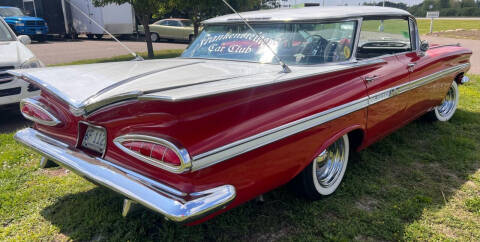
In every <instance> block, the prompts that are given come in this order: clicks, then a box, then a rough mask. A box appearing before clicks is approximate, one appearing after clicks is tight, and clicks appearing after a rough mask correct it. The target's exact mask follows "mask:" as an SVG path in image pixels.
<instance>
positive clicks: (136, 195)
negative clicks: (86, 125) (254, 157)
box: [15, 128, 236, 222]
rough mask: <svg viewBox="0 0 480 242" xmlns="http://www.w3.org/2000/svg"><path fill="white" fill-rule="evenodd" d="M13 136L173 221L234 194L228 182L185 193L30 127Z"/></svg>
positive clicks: (200, 214) (217, 206)
mask: <svg viewBox="0 0 480 242" xmlns="http://www.w3.org/2000/svg"><path fill="white" fill-rule="evenodd" d="M15 139H16V140H17V141H18V142H20V143H22V144H24V145H26V146H27V147H30V148H32V149H33V150H35V151H37V152H39V153H40V154H41V155H43V156H45V157H47V158H48V159H51V160H53V161H55V162H57V163H58V164H59V165H61V166H64V167H65V168H67V169H69V170H71V171H73V172H75V173H76V174H78V175H80V176H82V177H84V178H86V179H87V180H90V181H92V182H95V183H97V184H100V185H103V186H105V187H108V188H110V189H112V190H113V191H115V192H117V193H119V194H121V195H123V196H125V197H127V198H129V199H131V200H133V201H136V202H138V203H140V204H142V205H143V206H145V207H147V208H150V209H152V210H153V211H156V212H159V213H161V214H163V215H164V216H165V217H166V218H167V219H168V220H172V221H175V222H190V221H193V220H196V219H199V218H201V217H203V216H206V215H208V214H210V213H212V212H215V211H217V210H219V209H222V208H224V207H225V206H226V205H227V204H229V203H230V202H231V201H232V200H233V199H234V198H235V195H236V193H235V188H234V187H233V186H231V185H223V186H219V187H215V188H213V189H208V190H205V191H201V192H195V193H190V194H187V193H184V192H181V191H178V190H176V189H174V188H171V187H169V186H166V185H164V184H162V183H159V182H157V181H154V180H152V179H150V178H148V177H145V176H142V175H140V174H138V173H136V172H133V171H131V170H128V169H125V168H123V167H121V166H118V165H115V164H113V163H111V162H108V161H106V160H103V159H100V158H98V157H92V156H90V155H88V154H86V153H84V152H82V151H79V150H76V149H72V148H70V147H69V146H68V145H67V144H64V143H62V142H59V141H57V140H55V139H52V138H50V137H48V136H46V135H44V134H42V133H40V132H39V131H37V130H34V129H31V128H27V129H23V130H20V131H18V132H17V133H16V134H15Z"/></svg>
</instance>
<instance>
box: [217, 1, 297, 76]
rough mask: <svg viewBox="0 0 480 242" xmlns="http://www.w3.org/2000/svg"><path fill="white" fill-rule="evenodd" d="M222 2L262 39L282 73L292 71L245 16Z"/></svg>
mask: <svg viewBox="0 0 480 242" xmlns="http://www.w3.org/2000/svg"><path fill="white" fill-rule="evenodd" d="M222 1H223V3H225V5H227V6H228V7H229V8H230V9H231V10H232V11H233V12H234V13H235V14H237V15H238V17H240V19H241V20H242V21H243V23H245V24H246V25H247V26H248V28H249V29H250V30H251V31H253V33H255V35H257V36H258V37H260V39H261V40H262V42H263V44H264V45H265V46H267V48H268V49H269V50H270V51H271V52H272V54H273V55H274V56H275V58H276V59H277V61H278V63H279V64H280V66H282V69H283V72H284V73H290V72H292V70H290V68H289V67H288V66H287V64H285V62H283V61H282V59H281V58H280V57H279V56H278V55H277V53H275V51H273V49H272V47H270V45H268V43H267V41H265V39H264V38H263V36H261V35H259V34H258V33H257V31H255V29H253V28H252V26H250V24H249V23H248V22H247V20H246V19H245V18H243V17H242V15H240V14H239V13H238V12H237V11H236V10H235V9H234V8H233V7H232V6H231V5H230V4H228V2H227V1H226V0H222Z"/></svg>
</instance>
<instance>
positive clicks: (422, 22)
mask: <svg viewBox="0 0 480 242" xmlns="http://www.w3.org/2000/svg"><path fill="white" fill-rule="evenodd" d="M417 24H418V31H420V34H427V33H429V32H430V19H417ZM455 29H480V20H463V19H459V20H446V19H435V20H434V21H433V32H438V31H442V30H455Z"/></svg>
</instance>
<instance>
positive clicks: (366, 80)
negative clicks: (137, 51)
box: [10, 7, 472, 224]
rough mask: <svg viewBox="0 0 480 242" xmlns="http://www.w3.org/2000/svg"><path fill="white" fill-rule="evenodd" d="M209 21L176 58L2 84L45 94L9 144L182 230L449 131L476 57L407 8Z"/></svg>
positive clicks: (310, 187) (55, 70) (29, 74)
mask: <svg viewBox="0 0 480 242" xmlns="http://www.w3.org/2000/svg"><path fill="white" fill-rule="evenodd" d="M242 16H243V18H244V19H245V20H246V21H248V23H249V24H250V25H251V27H252V28H253V29H254V30H255V31H252V29H250V28H249V27H248V26H247V25H246V24H245V23H244V22H243V18H240V17H239V16H238V15H226V16H221V17H216V18H213V19H209V20H206V21H204V23H203V24H204V26H205V27H204V29H203V31H202V32H201V34H200V35H199V36H198V38H197V39H196V40H195V41H194V42H193V43H192V44H191V45H190V46H189V47H188V48H187V49H186V50H185V52H184V53H183V54H182V56H181V57H180V58H174V59H166V60H150V61H130V62H117V63H105V64H92V65H78V66H63V67H51V68H40V69H32V70H15V71H11V72H10V73H11V74H13V75H16V76H18V77H20V78H22V79H24V80H25V81H27V82H30V83H32V84H34V85H37V86H39V87H41V89H42V94H41V96H37V97H34V98H29V99H25V100H23V101H22V103H21V111H22V113H23V115H24V116H25V117H26V118H27V119H30V120H32V121H34V122H35V126H34V127H33V128H27V129H24V130H21V131H18V132H17V133H16V135H15V138H16V140H18V141H19V142H21V143H23V144H25V145H26V146H28V147H30V148H32V149H33V150H35V151H37V152H39V153H40V154H41V155H42V156H43V157H44V158H43V159H42V160H43V164H49V163H50V162H51V161H53V162H55V163H57V164H59V165H62V166H64V167H66V168H68V169H70V170H72V171H74V172H75V173H77V174H78V175H80V176H83V177H85V178H86V179H88V180H90V181H92V182H95V183H97V184H100V185H103V186H105V187H108V188H110V189H112V190H113V191H115V192H118V193H120V194H122V195H123V196H125V197H126V200H125V201H126V202H125V203H124V210H125V211H128V208H129V206H130V205H131V203H132V202H137V203H140V204H142V205H144V206H146V207H148V208H150V209H152V210H153V211H156V212H158V213H161V214H163V215H164V216H165V217H166V218H167V219H169V220H172V221H176V222H188V223H190V224H195V223H199V222H203V221H205V220H207V219H210V218H212V217H213V216H215V215H218V214H220V213H222V212H225V211H227V210H229V209H231V208H233V207H235V206H238V205H240V204H242V203H244V202H246V201H248V200H251V199H252V198H255V197H257V196H259V195H261V194H263V193H265V192H268V191H270V190H272V189H274V188H276V187H278V186H280V185H282V184H285V183H288V182H290V181H292V180H293V182H294V184H295V185H296V186H298V190H300V191H302V193H303V194H305V196H306V197H308V198H311V199H319V198H321V197H322V196H327V195H330V194H332V193H333V192H334V191H335V190H336V189H337V188H338V187H339V184H340V182H341V181H342V179H343V177H344V174H345V170H346V168H347V164H348V161H349V153H350V152H353V151H358V150H361V149H364V148H365V147H367V146H368V145H370V144H372V143H373V142H375V141H377V140H379V139H381V138H382V137H384V136H386V135H388V134H389V133H391V132H393V131H394V130H396V129H398V128H400V127H402V126H404V125H406V124H407V123H409V122H410V121H412V120H414V119H416V118H418V117H419V116H422V115H425V114H426V115H429V116H431V117H433V118H435V119H437V120H439V121H448V120H449V119H450V118H451V117H452V116H453V115H454V113H455V110H456V109H457V105H458V99H459V92H458V85H460V84H462V83H464V82H467V81H468V78H467V77H466V76H464V74H465V73H466V72H467V71H468V69H469V67H470V64H469V58H470V55H471V54H472V52H471V51H470V50H468V49H465V48H462V47H460V46H457V45H449V46H430V47H429V45H428V43H427V42H422V41H420V38H419V34H418V29H417V24H416V21H415V19H414V18H413V16H412V15H411V14H409V13H408V12H406V11H403V10H399V9H393V8H382V7H328V8H317V7H310V8H301V9H276V10H262V11H254V12H245V13H242Z"/></svg>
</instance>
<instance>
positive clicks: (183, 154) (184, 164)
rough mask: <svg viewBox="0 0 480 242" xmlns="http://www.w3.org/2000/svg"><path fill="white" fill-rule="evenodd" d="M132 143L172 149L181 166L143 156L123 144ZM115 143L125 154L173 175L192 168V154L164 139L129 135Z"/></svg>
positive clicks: (119, 138)
mask: <svg viewBox="0 0 480 242" xmlns="http://www.w3.org/2000/svg"><path fill="white" fill-rule="evenodd" d="M131 141H138V142H148V143H154V144H158V145H162V146H165V147H167V148H169V149H171V150H172V151H173V152H175V154H176V155H177V156H178V157H179V159H180V166H174V165H170V164H168V163H166V162H163V161H160V160H157V159H153V158H151V157H148V156H145V155H142V154H140V153H138V152H135V151H133V150H131V149H129V148H127V147H125V146H124V145H123V144H122V143H124V142H131ZM113 143H114V144H115V146H117V147H118V148H119V149H121V150H122V151H123V152H125V153H127V154H129V155H131V156H133V157H135V158H137V159H138V160H140V161H143V162H145V163H148V164H150V165H152V166H155V167H158V168H161V169H163V170H166V171H169V172H172V173H177V174H180V173H185V172H188V171H190V170H191V168H192V160H191V158H190V154H189V153H188V151H187V150H186V149H185V148H183V147H179V146H178V145H175V144H173V143H172V142H170V141H168V140H165V139H162V138H158V137H153V136H149V135H142V134H127V135H122V136H119V137H117V138H115V139H114V140H113Z"/></svg>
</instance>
